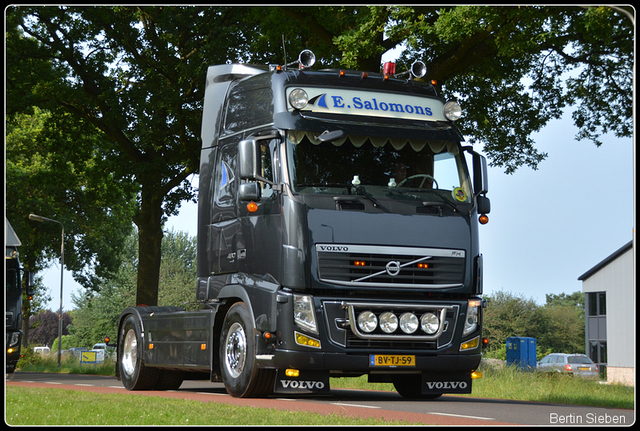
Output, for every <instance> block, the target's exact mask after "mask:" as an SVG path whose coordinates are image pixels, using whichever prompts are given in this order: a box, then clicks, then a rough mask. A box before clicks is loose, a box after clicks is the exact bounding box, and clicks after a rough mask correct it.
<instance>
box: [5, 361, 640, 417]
mask: <svg viewBox="0 0 640 431" xmlns="http://www.w3.org/2000/svg"><path fill="white" fill-rule="evenodd" d="M6 382H7V385H23V386H36V387H37V386H39V387H60V388H65V389H75V390H84V391H92V392H111V393H129V394H139V395H154V396H167V397H173V398H189V399H197V400H201V401H209V402H224V403H228V404H236V405H251V406H256V407H269V408H278V409H284V410H305V411H316V412H319V413H325V414H329V413H337V414H345V415H349V416H360V417H378V418H385V419H387V420H389V419H404V420H407V421H412V422H421V423H425V424H440V425H506V424H521V425H606V424H608V425H613V424H621V425H626V426H629V425H632V424H633V423H634V422H635V411H633V410H622V409H607V408H597V407H582V406H569V405H561V404H551V403H540V402H524V401H509V400H495V399H482V398H471V397H461V396H446V395H445V396H442V397H440V398H439V399H437V400H432V401H415V400H408V399H405V398H402V397H401V396H400V395H398V394H396V393H395V392H385V391H365V390H351V389H332V390H331V392H330V393H329V394H328V395H326V396H320V397H318V396H315V397H310V396H296V397H287V398H282V397H279V396H277V395H276V396H272V397H270V398H268V399H237V398H233V397H231V396H229V395H228V394H227V393H226V391H225V389H224V387H223V386H222V384H220V383H210V382H204V381H185V382H184V383H183V384H182V386H181V387H180V389H178V390H176V391H142V392H127V391H126V390H125V389H124V388H123V386H122V383H120V382H119V381H118V380H116V379H115V378H114V377H102V376H89V375H70V374H50V373H28V372H20V371H17V372H15V373H13V374H12V375H8V376H7V380H6Z"/></svg>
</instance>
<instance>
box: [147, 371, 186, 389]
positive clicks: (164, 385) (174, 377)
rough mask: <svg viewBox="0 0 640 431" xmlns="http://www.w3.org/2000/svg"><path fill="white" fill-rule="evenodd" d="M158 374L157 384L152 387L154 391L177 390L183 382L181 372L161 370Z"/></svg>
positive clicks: (182, 373)
mask: <svg viewBox="0 0 640 431" xmlns="http://www.w3.org/2000/svg"><path fill="white" fill-rule="evenodd" d="M160 373H161V374H160V376H159V378H158V382H157V383H156V385H155V387H154V388H155V389H159V390H175V389H178V388H179V387H180V385H182V382H183V381H184V372H182V371H169V370H162V371H161V372H160Z"/></svg>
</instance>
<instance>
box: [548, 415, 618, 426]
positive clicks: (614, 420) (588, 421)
mask: <svg viewBox="0 0 640 431" xmlns="http://www.w3.org/2000/svg"><path fill="white" fill-rule="evenodd" d="M549 423H550V424H552V425H555V424H569V425H605V424H606V425H612V424H616V425H624V424H626V423H627V418H626V417H625V416H623V415H610V414H608V413H586V414H584V415H582V414H574V413H570V414H568V415H562V414H558V413H549Z"/></svg>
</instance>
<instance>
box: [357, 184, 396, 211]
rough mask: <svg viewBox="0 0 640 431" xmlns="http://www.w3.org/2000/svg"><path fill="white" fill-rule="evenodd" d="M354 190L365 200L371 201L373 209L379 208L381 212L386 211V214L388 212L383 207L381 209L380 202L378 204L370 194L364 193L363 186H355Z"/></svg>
mask: <svg viewBox="0 0 640 431" xmlns="http://www.w3.org/2000/svg"><path fill="white" fill-rule="evenodd" d="M354 189H355V191H356V194H361V195H362V196H364V197H365V198H367V199H369V200H370V201H371V203H372V204H373V206H374V208H380V209H382V210H383V211H387V212H388V210H387V209H386V208H385V207H383V206H382V205H380V202H378V201H377V200H376V198H374V197H373V195H372V194H371V193H369V192H368V191H366V190H365V188H364V187H363V186H357V187H354Z"/></svg>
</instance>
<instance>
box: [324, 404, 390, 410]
mask: <svg viewBox="0 0 640 431" xmlns="http://www.w3.org/2000/svg"><path fill="white" fill-rule="evenodd" d="M331 404H333V405H334V406H344V407H362V408H363V409H379V408H380V407H378V406H365V405H362V404H347V403H331Z"/></svg>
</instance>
